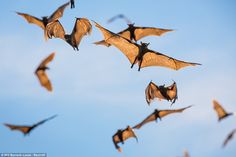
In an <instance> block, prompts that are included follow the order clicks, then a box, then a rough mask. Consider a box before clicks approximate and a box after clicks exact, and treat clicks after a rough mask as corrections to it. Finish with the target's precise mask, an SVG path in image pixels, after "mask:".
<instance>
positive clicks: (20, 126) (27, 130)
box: [4, 115, 57, 135]
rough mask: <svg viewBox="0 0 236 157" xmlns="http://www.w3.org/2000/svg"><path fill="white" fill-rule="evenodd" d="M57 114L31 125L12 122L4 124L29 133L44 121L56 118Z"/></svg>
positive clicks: (25, 133)
mask: <svg viewBox="0 0 236 157" xmlns="http://www.w3.org/2000/svg"><path fill="white" fill-rule="evenodd" d="M56 116H57V115H54V116H52V117H49V118H47V119H44V120H42V121H40V122H38V123H36V124H33V125H31V126H24V125H12V124H4V125H5V126H6V127H8V128H10V129H11V130H17V131H20V132H22V133H23V134H24V135H29V134H30V132H31V131H32V130H33V129H35V128H36V127H38V126H39V125H42V124H43V123H45V122H47V121H49V120H51V119H53V118H55V117H56Z"/></svg>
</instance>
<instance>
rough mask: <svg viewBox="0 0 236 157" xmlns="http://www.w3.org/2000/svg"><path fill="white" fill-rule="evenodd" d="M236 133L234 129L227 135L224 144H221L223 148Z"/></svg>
mask: <svg viewBox="0 0 236 157" xmlns="http://www.w3.org/2000/svg"><path fill="white" fill-rule="evenodd" d="M235 133H236V129H234V130H233V131H231V132H230V133H229V134H228V136H227V137H226V139H225V141H224V143H223V147H225V146H226V145H227V144H228V142H229V141H230V140H232V138H233V137H234V134H235Z"/></svg>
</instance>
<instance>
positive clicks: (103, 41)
mask: <svg viewBox="0 0 236 157" xmlns="http://www.w3.org/2000/svg"><path fill="white" fill-rule="evenodd" d="M94 44H96V45H104V46H106V47H110V46H111V44H108V43H107V42H105V40H101V41H97V42H94Z"/></svg>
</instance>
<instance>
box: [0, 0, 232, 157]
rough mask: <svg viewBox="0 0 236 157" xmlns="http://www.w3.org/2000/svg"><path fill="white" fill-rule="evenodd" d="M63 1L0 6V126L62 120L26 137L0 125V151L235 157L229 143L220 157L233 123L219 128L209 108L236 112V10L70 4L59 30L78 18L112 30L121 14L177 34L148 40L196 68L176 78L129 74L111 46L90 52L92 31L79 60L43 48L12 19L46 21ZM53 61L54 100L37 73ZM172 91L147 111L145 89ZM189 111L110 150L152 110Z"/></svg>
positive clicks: (39, 34) (207, 1) (155, 0)
mask: <svg viewBox="0 0 236 157" xmlns="http://www.w3.org/2000/svg"><path fill="white" fill-rule="evenodd" d="M65 2H66V1H65V0H50V1H49V0H40V1H36V0H31V1H29V0H1V2H0V9H1V14H0V19H1V21H2V22H1V29H0V34H1V36H0V46H1V52H0V73H1V77H0V123H1V124H3V123H12V124H19V125H23V124H25V125H27V124H28V125H30V124H33V123H35V122H37V121H39V120H42V119H44V118H47V117H49V116H51V115H54V114H58V115H59V116H58V117H57V118H55V119H53V120H51V121H49V122H47V123H45V124H44V125H42V126H41V127H38V128H37V129H35V130H34V131H33V132H32V133H31V134H30V136H28V137H24V136H23V135H22V134H21V133H20V132H17V131H14V132H12V131H10V130H9V129H8V128H6V127H5V126H3V125H0V134H1V143H0V152H15V153H18V152H41V153H42V152H46V153H47V154H48V156H49V157H64V156H83V157H94V156H100V157H116V156H117V157H119V156H127V157H144V156H146V157H156V156H159V157H176V156H181V155H182V154H183V151H184V150H185V149H187V150H188V151H189V153H190V155H191V157H235V155H236V149H235V146H236V139H234V140H232V141H231V142H230V143H229V144H228V146H227V147H226V148H225V149H221V145H222V143H223V140H224V139H225V137H226V135H227V134H228V133H229V132H230V131H231V130H232V129H234V128H236V125H235V124H236V117H235V116H232V117H229V118H227V119H226V120H224V121H222V122H220V123H218V122H217V116H216V114H215V112H214V110H213V107H212V99H217V100H218V101H219V102H220V103H221V104H222V105H223V106H224V107H225V109H226V110H227V111H236V106H235V105H236V98H235V91H234V89H236V84H235V77H236V70H235V67H236V62H235V59H236V53H235V52H236V20H235V19H236V2H235V1H234V0H225V1H222V0H178V1H177V0H172V1H170V0H145V1H141V0H129V1H126V0H120V1H108V0H99V1H98V0H86V1H85V0H76V8H75V9H72V10H71V9H69V8H67V9H66V10H65V12H64V16H63V18H61V20H60V21H61V23H62V24H63V26H64V27H65V29H66V32H68V33H70V32H71V30H72V28H73V26H74V21H75V17H86V18H89V19H91V20H94V21H96V22H98V23H99V24H101V25H102V26H104V27H106V28H108V29H109V30H111V31H114V32H118V31H120V30H122V29H125V28H126V24H125V22H123V21H122V20H117V21H115V22H114V23H111V24H107V23H106V21H107V20H108V19H109V18H111V17H112V16H114V15H117V14H119V13H123V14H125V15H126V16H127V17H129V18H130V19H131V20H132V21H133V22H134V23H135V24H136V25H137V26H153V27H160V28H168V29H175V30H176V31H175V32H170V33H167V34H166V35H164V36H162V37H146V38H144V39H143V40H142V41H145V42H150V45H149V48H150V49H152V50H155V51H158V52H161V53H164V54H167V55H169V56H172V57H174V58H177V59H181V60H185V61H192V62H199V63H201V64H202V66H198V67H187V68H184V69H181V70H179V71H174V70H170V69H167V68H162V67H149V68H144V69H141V71H140V72H138V71H137V66H135V67H134V68H133V69H130V63H129V61H128V59H127V58H126V57H125V56H124V55H123V54H122V53H121V52H120V51H119V50H118V49H116V48H115V47H110V48H106V47H103V46H96V45H93V44H92V43H93V42H95V41H98V40H101V39H102V34H101V32H99V30H98V29H97V28H95V27H93V32H92V34H91V36H89V37H85V38H84V39H83V40H82V42H81V44H80V47H79V49H80V51H79V52H75V51H73V49H72V48H71V47H70V46H69V45H68V44H67V43H65V42H63V41H62V40H59V39H53V40H49V41H48V42H45V41H44V38H43V31H42V30H41V29H40V28H39V27H37V26H35V25H29V24H28V23H27V22H26V21H25V20H24V19H23V18H22V17H20V16H18V15H16V14H15V11H19V12H24V13H29V14H31V15H34V16H37V17H40V16H45V15H50V14H51V13H52V12H53V11H54V10H55V9H56V8H57V7H58V6H60V5H61V4H63V3H65ZM51 52H56V56H55V58H54V60H53V62H51V63H50V65H49V67H50V70H49V71H48V72H47V73H48V76H49V78H50V79H51V82H52V85H53V88H54V91H53V92H52V93H49V92H47V91H46V90H45V89H44V88H42V87H41V86H40V85H39V82H38V79H37V78H36V76H35V75H34V70H35V68H36V67H37V66H38V64H39V63H40V62H41V60H42V59H43V58H45V57H46V56H48V55H49V54H50V53H51ZM151 80H152V81H153V82H155V83H156V84H158V85H162V84H166V85H169V84H171V83H172V80H175V81H176V83H177V86H178V94H179V99H178V100H177V101H176V103H175V104H174V105H173V106H170V103H169V102H166V101H158V100H157V101H154V102H153V103H152V104H151V106H150V107H149V106H148V105H147V103H146V101H145V95H144V90H145V88H146V86H147V85H148V83H149V82H150V81H151ZM188 105H194V107H192V108H190V109H188V110H186V111H185V112H184V113H182V114H175V115H170V116H168V117H165V118H163V119H162V121H161V122H158V123H150V124H147V125H145V126H144V127H143V128H141V129H140V130H136V131H135V132H136V134H137V136H138V138H139V143H136V141H135V139H129V140H127V141H126V142H125V144H124V145H123V146H121V147H122V149H123V153H122V154H120V153H118V152H117V151H116V150H115V147H114V145H113V143H112V135H113V134H114V133H115V132H116V131H117V129H122V128H125V127H126V126H127V125H131V126H133V125H135V124H137V123H139V122H140V121H141V120H143V119H144V118H145V117H146V116H147V115H149V114H150V113H152V112H153V110H154V109H155V108H158V109H175V108H181V107H185V106H188Z"/></svg>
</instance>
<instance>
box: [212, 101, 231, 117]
mask: <svg viewBox="0 0 236 157" xmlns="http://www.w3.org/2000/svg"><path fill="white" fill-rule="evenodd" d="M213 106H214V109H215V111H216V113H217V116H218V118H219V121H220V120H222V119H224V118H226V117H227V116H229V115H231V114H232V113H227V112H226V111H225V110H224V108H223V107H222V106H221V105H220V104H219V102H217V101H216V100H213Z"/></svg>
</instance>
